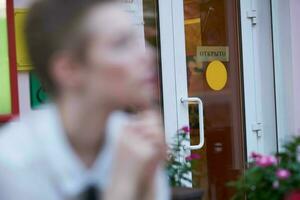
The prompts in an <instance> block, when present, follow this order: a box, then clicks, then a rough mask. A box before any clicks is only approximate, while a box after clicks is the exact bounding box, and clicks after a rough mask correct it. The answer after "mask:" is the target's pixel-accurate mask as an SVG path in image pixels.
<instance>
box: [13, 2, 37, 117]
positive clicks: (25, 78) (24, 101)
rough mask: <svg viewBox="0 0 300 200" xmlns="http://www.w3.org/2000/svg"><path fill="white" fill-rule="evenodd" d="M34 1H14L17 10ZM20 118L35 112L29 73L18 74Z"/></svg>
mask: <svg viewBox="0 0 300 200" xmlns="http://www.w3.org/2000/svg"><path fill="white" fill-rule="evenodd" d="M33 1H34V0H14V6H15V8H27V7H28V6H29V5H30V3H31V2H33ZM18 89H19V102H20V103H19V105H20V117H21V118H22V117H24V115H25V114H28V113H30V112H33V111H32V110H31V105H30V88H29V72H18Z"/></svg>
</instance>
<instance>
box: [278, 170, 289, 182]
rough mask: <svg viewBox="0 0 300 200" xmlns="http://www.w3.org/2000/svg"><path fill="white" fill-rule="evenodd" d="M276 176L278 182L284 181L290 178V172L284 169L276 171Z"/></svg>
mask: <svg viewBox="0 0 300 200" xmlns="http://www.w3.org/2000/svg"><path fill="white" fill-rule="evenodd" d="M276 176H277V178H278V179H279V180H286V179H288V178H289V177H290V176H291V172H290V171H289V170H286V169H278V170H277V172H276Z"/></svg>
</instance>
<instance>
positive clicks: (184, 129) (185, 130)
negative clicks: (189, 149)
mask: <svg viewBox="0 0 300 200" xmlns="http://www.w3.org/2000/svg"><path fill="white" fill-rule="evenodd" d="M181 130H183V131H184V132H185V133H187V134H188V133H189V132H190V131H191V130H190V128H189V127H188V126H184V127H182V128H181Z"/></svg>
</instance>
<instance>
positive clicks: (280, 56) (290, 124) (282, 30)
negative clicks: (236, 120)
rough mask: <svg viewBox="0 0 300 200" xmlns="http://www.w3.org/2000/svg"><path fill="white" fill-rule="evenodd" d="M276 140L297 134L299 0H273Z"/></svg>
mask: <svg viewBox="0 0 300 200" xmlns="http://www.w3.org/2000/svg"><path fill="white" fill-rule="evenodd" d="M272 13H273V41H274V62H275V77H276V104H277V124H278V137H279V143H280V144H283V143H284V142H285V141H286V140H287V139H289V138H290V137H291V136H292V135H295V134H299V135H300V106H299V102H300V80H299V77H300V48H299V45H300V38H299V35H300V27H299V19H300V1H299V0H286V1H282V0H272Z"/></svg>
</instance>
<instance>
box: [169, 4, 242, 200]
mask: <svg viewBox="0 0 300 200" xmlns="http://www.w3.org/2000/svg"><path fill="white" fill-rule="evenodd" d="M172 8H173V28H174V41H175V42H174V43H175V46H174V49H175V50H174V52H175V53H174V55H175V62H176V63H175V70H176V88H177V101H178V111H177V112H178V123H179V127H180V126H183V125H184V124H185V123H189V126H190V129H191V133H190V138H191V145H192V146H191V153H196V154H198V155H200V159H199V160H197V162H196V164H194V165H193V169H194V170H193V171H194V172H193V173H192V178H193V180H194V183H193V187H194V188H201V189H203V190H204V192H205V198H204V199H206V200H208V199H210V200H216V199H218V200H227V199H230V197H231V194H232V191H230V189H229V188H228V187H227V185H226V184H227V182H228V181H231V180H233V179H235V177H237V176H238V175H239V174H240V173H241V172H242V171H243V169H244V160H245V159H244V138H243V135H244V134H243V133H244V127H243V122H244V120H243V109H242V108H243V106H242V102H243V97H242V80H241V79H242V73H241V68H240V51H239V47H240V41H239V27H238V26H239V23H238V21H239V14H238V5H237V0H181V1H173V2H172ZM186 118H187V119H186Z"/></svg>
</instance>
